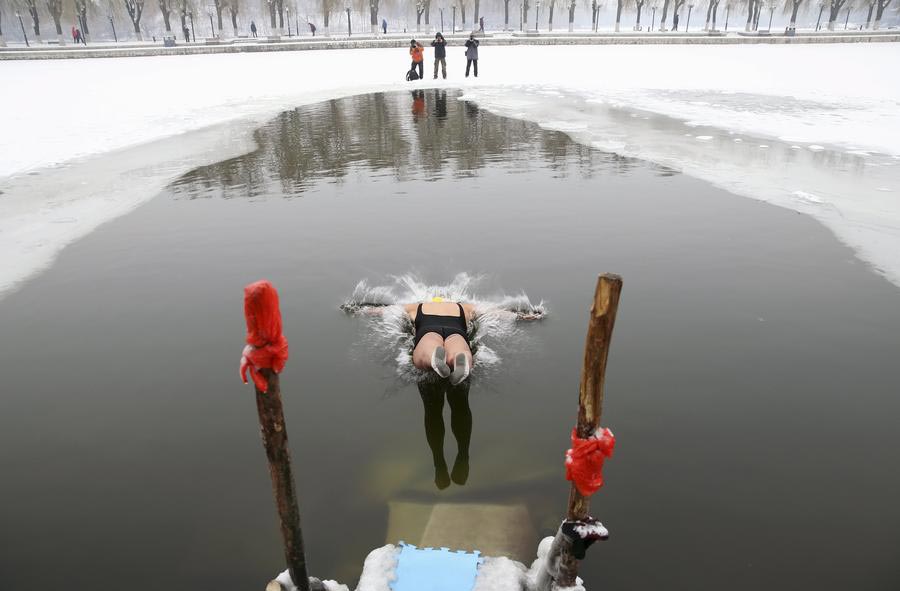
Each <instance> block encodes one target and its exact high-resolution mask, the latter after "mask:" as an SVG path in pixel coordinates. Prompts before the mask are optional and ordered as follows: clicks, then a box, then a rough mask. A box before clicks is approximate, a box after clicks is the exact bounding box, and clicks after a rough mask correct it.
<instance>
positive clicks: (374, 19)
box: [369, 0, 379, 34]
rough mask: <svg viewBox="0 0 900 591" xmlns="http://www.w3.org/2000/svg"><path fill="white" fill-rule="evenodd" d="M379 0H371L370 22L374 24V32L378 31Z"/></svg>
mask: <svg viewBox="0 0 900 591" xmlns="http://www.w3.org/2000/svg"><path fill="white" fill-rule="evenodd" d="M378 2H379V0H369V24H371V25H372V34H375V33H377V32H378Z"/></svg>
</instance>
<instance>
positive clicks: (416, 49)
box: [409, 39, 425, 80]
mask: <svg viewBox="0 0 900 591" xmlns="http://www.w3.org/2000/svg"><path fill="white" fill-rule="evenodd" d="M409 55H410V57H412V67H411V68H410V69H411V70H416V69H418V70H419V79H420V80H421V79H422V78H423V77H424V74H425V66H424V64H423V62H424V60H425V48H424V47H423V46H422V44H421V43H419V42H418V41H416V40H415V39H413V40H412V41H410V42H409Z"/></svg>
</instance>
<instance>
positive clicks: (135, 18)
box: [124, 0, 144, 41]
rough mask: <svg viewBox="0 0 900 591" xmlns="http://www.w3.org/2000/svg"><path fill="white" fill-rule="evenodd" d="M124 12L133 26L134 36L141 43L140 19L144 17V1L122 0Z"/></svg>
mask: <svg viewBox="0 0 900 591" xmlns="http://www.w3.org/2000/svg"><path fill="white" fill-rule="evenodd" d="M124 1H125V10H126V11H128V17H129V18H130V19H131V24H132V25H134V35H135V36H136V37H137V40H138V41H143V39H144V37H143V35H141V17H142V16H143V15H144V0H124Z"/></svg>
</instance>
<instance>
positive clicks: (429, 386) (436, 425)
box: [418, 381, 450, 490]
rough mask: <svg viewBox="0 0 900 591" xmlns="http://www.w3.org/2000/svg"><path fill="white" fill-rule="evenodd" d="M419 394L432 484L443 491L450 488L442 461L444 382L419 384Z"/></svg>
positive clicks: (448, 478)
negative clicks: (423, 409) (429, 456)
mask: <svg viewBox="0 0 900 591" xmlns="http://www.w3.org/2000/svg"><path fill="white" fill-rule="evenodd" d="M418 386H419V394H420V395H421V396H422V405H423V406H424V407H425V439H426V441H428V447H429V448H431V459H432V462H433V463H434V484H435V486H437V487H438V489H440V490H443V489H445V488H447V487H448V486H450V474H448V473H447V461H446V460H445V459H444V412H443V411H444V388H445V386H446V382H443V381H441V382H437V383H429V382H419V384H418Z"/></svg>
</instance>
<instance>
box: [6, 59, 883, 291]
mask: <svg viewBox="0 0 900 591" xmlns="http://www.w3.org/2000/svg"><path fill="white" fill-rule="evenodd" d="M448 52H449V56H448V66H449V68H450V80H448V81H437V82H432V81H431V80H430V79H429V80H426V81H424V82H417V83H414V85H413V84H411V83H407V82H405V81H403V75H404V73H405V70H406V68H407V67H408V62H407V56H406V54H405V51H403V50H397V49H373V50H341V51H337V50H335V51H304V52H285V53H246V54H230V55H195V56H180V57H174V56H172V57H145V58H128V59H124V58H122V59H108V60H104V59H90V60H58V61H57V60H53V61H40V62H34V61H30V62H2V63H0V76H2V78H3V80H4V90H3V92H2V93H0V113H3V114H4V117H3V123H2V124H0V129H2V131H3V134H2V136H0V154H2V158H0V191H2V193H0V252H3V253H4V257H3V265H2V266H0V292H3V291H4V290H6V289H8V288H10V287H11V286H13V285H15V284H16V283H17V282H19V281H21V280H23V279H25V278H27V277H28V276H30V275H31V274H33V273H34V272H36V271H37V270H39V269H40V268H43V267H45V266H46V265H48V264H49V263H50V262H52V260H53V258H54V257H55V255H56V254H57V253H58V252H59V250H60V249H61V248H63V247H64V246H65V245H66V244H67V243H69V242H71V241H72V240H75V239H77V238H79V237H81V236H83V235H85V234H86V233H88V232H90V231H92V230H93V229H94V228H96V227H97V225H99V224H100V223H103V222H104V221H107V220H109V219H112V218H114V217H116V216H118V215H121V214H123V213H125V212H127V211H129V210H131V209H133V208H134V207H136V206H137V205H138V204H140V203H142V202H143V201H145V200H146V199H148V198H150V197H152V196H153V194H155V193H156V192H157V191H158V190H159V189H160V188H161V187H162V186H163V185H164V184H165V182H167V181H168V180H169V179H171V178H173V177H174V176H176V175H178V174H180V173H181V172H184V171H185V170H187V169H189V168H190V167H193V166H197V165H198V164H202V163H204V162H208V161H210V160H217V159H220V158H221V157H224V156H227V155H230V154H232V153H240V152H241V151H244V150H246V149H248V148H249V147H250V146H252V140H251V136H250V133H249V132H250V131H251V130H252V128H253V126H254V125H256V124H258V123H259V122H261V121H263V120H265V119H266V118H268V117H271V116H273V115H275V114H276V113H277V112H279V111H281V110H284V109H286V108H290V107H294V106H297V105H300V104H308V103H311V102H316V101H320V100H325V99H329V98H335V97H341V96H348V95H352V94H358V93H363V92H372V91H392V90H403V89H409V88H412V87H428V86H432V85H439V86H448V87H461V88H462V89H463V91H464V98H466V99H470V100H473V101H475V102H477V103H478V104H479V105H481V106H482V107H484V108H487V109H488V110H491V111H494V112H497V113H499V114H502V115H507V116H513V117H518V118H523V119H528V120H532V121H535V122H537V123H539V124H541V125H543V126H545V127H548V128H552V129H558V130H561V131H565V132H566V133H568V134H569V135H571V136H572V137H573V138H574V139H575V140H576V141H579V142H583V143H586V144H588V145H591V146H594V147H597V148H600V149H604V150H609V151H615V152H619V153H621V154H624V155H628V156H635V157H639V158H644V159H647V160H650V161H654V162H657V163H660V164H663V165H666V166H670V167H673V168H676V169H679V170H682V171H683V172H685V173H687V174H691V175H694V176H697V177H699V178H703V179H706V180H708V181H710V182H713V183H715V184H718V185H720V186H722V187H725V188H727V189H729V190H732V191H734V192H736V193H739V194H742V195H745V196H748V197H753V198H758V199H763V200H766V201H769V202H772V203H776V204H778V205H781V206H785V207H789V208H792V209H795V210H797V211H802V212H805V213H808V214H810V215H813V216H814V217H816V218H817V219H819V220H820V221H821V222H822V223H824V224H825V225H826V226H828V227H829V228H830V229H831V230H832V231H833V232H834V233H835V234H836V235H837V236H838V237H839V238H840V239H841V240H843V241H844V242H846V243H847V244H849V245H850V246H852V247H853V248H854V249H855V250H856V252H857V253H858V254H859V256H860V257H861V258H862V259H864V260H866V261H868V262H869V263H871V264H872V265H873V266H874V267H875V268H877V269H879V270H880V271H881V272H883V273H884V274H885V275H886V276H887V277H888V278H890V279H891V280H892V281H894V282H895V283H897V284H898V285H900V254H898V253H900V78H898V77H897V76H896V64H897V63H900V45H897V44H891V43H878V44H847V45H845V44H837V45H823V46H819V45H788V46H781V45H759V46H744V45H741V46H712V45H710V46H705V45H686V46H652V45H644V46H558V47H556V46H554V47H534V46H530V47H525V46H522V47H490V45H489V43H485V44H484V45H483V46H482V48H481V60H480V63H479V66H480V73H481V77H480V78H479V79H477V80H473V79H468V80H466V79H464V78H463V76H462V74H463V68H464V64H465V61H464V58H463V50H462V48H458V47H451V48H450V49H449V50H448ZM426 57H427V58H428V59H427V63H426V73H427V72H428V69H429V67H430V66H431V63H430V57H431V56H430V50H429V51H428V52H427V53H426ZM223 124H225V125H223ZM176 135H178V136H180V137H181V138H182V139H183V141H181V142H177V144H176V145H175V146H173V144H172V142H169V143H168V144H165V146H166V147H165V148H164V149H160V148H154V146H162V145H163V144H154V143H153V142H155V141H156V140H163V139H164V138H169V137H171V136H176ZM135 146H140V147H138V148H134V147H135ZM126 148H129V149H127V150H125V149H126ZM130 148H134V149H130ZM97 155H105V156H104V157H103V158H99V159H98V158H94V157H95V156H97ZM48 167H54V168H53V169H52V170H43V171H41V170H42V169H46V168H48ZM36 171H41V172H40V173H39V174H35V172H36ZM29 173H30V174H29ZM36 195H40V197H37V196H36Z"/></svg>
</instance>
